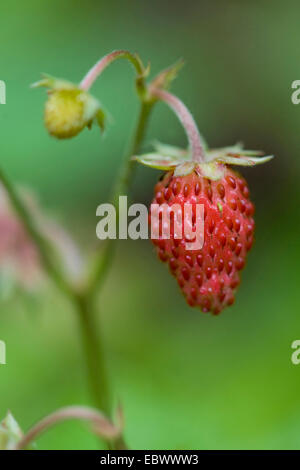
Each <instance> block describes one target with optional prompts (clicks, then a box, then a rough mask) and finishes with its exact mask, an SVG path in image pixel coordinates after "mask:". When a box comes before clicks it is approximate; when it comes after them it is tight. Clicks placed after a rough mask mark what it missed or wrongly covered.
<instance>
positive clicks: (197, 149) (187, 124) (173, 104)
mask: <svg viewBox="0 0 300 470" xmlns="http://www.w3.org/2000/svg"><path fill="white" fill-rule="evenodd" d="M150 90H151V95H152V96H155V97H156V98H158V99H160V100H161V101H164V102H165V103H166V104H167V105H168V106H169V107H170V108H171V109H172V110H173V111H174V113H175V114H176V116H177V117H178V119H179V120H180V122H181V124H182V126H183V127H184V129H185V132H186V135H187V138H188V141H189V146H190V149H191V152H192V160H193V161H194V162H196V163H203V162H204V161H205V151H204V147H205V145H204V143H203V142H202V138H201V135H200V133H199V130H198V127H197V124H196V123H195V120H194V118H193V116H192V114H191V113H190V111H189V110H188V108H187V107H186V106H185V104H184V103H183V102H182V101H181V100H180V99H179V98H177V96H175V95H172V94H171V93H169V92H168V91H165V90H162V89H158V88H150Z"/></svg>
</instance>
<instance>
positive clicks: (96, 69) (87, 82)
mask: <svg viewBox="0 0 300 470" xmlns="http://www.w3.org/2000/svg"><path fill="white" fill-rule="evenodd" d="M117 59H127V60H129V61H130V62H131V63H132V65H133V66H134V68H135V69H136V72H137V74H138V75H139V76H142V75H143V73H144V67H143V64H142V62H141V60H140V59H139V57H138V55H136V54H132V53H131V52H129V51H125V50H119V51H113V52H111V53H110V54H107V55H105V56H104V57H102V59H100V60H99V61H98V62H97V63H96V64H95V65H94V66H93V67H92V68H91V69H90V70H89V71H88V73H87V74H86V75H85V77H84V78H83V79H82V80H81V82H80V84H79V87H80V88H81V89H82V90H85V91H87V90H89V88H91V86H92V84H93V83H94V81H95V80H96V79H97V78H98V77H99V75H100V74H101V73H102V72H103V70H104V69H105V68H106V67H107V66H108V65H109V64H111V63H112V62H114V61H115V60H117Z"/></svg>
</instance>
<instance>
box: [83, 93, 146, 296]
mask: <svg viewBox="0 0 300 470" xmlns="http://www.w3.org/2000/svg"><path fill="white" fill-rule="evenodd" d="M153 104H154V103H153V102H144V101H143V102H142V103H141V109H140V114H139V118H138V122H137V126H136V130H135V132H134V136H133V139H132V142H131V145H130V147H129V150H128V151H127V152H126V155H125V158H124V160H123V165H122V167H121V169H120V172H119V176H118V178H117V181H116V184H115V187H114V191H113V194H112V196H111V201H112V204H114V205H115V208H116V213H117V220H118V217H119V214H118V210H119V209H118V208H119V203H118V198H119V196H121V195H124V193H127V191H128V188H129V186H130V183H131V180H132V176H133V170H134V165H135V162H134V161H132V160H131V157H132V155H134V154H136V153H137V151H138V149H139V147H140V144H141V142H142V140H143V137H144V134H145V130H146V126H147V123H148V119H149V115H150V112H151V109H152V106H153ZM115 246H116V243H114V240H111V239H108V240H107V241H106V243H105V246H104V248H103V250H102V251H101V253H99V256H98V258H97V260H96V262H95V268H94V271H93V273H92V278H91V280H90V282H89V286H88V290H89V294H90V295H93V294H95V293H96V291H97V290H98V291H99V289H100V286H101V283H102V281H103V280H104V278H105V275H106V273H107V271H108V269H109V267H110V265H111V261H112V258H113V254H114V249H115Z"/></svg>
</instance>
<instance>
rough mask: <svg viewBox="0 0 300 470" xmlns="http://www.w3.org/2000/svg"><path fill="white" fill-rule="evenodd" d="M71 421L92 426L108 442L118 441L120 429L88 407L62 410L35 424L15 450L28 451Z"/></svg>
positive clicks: (70, 407) (73, 407)
mask: <svg viewBox="0 0 300 470" xmlns="http://www.w3.org/2000/svg"><path fill="white" fill-rule="evenodd" d="M69 419H80V420H84V421H88V422H90V423H91V424H92V426H93V430H94V432H95V433H96V434H97V435H98V436H101V437H102V439H104V440H105V441H108V442H113V441H114V440H117V439H118V436H119V434H120V429H119V428H118V427H117V426H115V425H113V423H112V422H111V421H110V420H108V419H107V418H106V417H105V416H104V415H103V414H102V413H100V412H99V411H98V410H95V409H93V408H90V407H87V406H68V407H65V408H61V409H59V410H57V411H55V412H54V413H51V414H50V415H48V416H46V417H45V418H43V419H42V420H41V421H39V422H38V423H37V424H35V425H34V426H33V427H32V428H31V429H30V430H29V431H28V432H27V433H26V434H25V435H24V436H23V437H22V438H21V439H20V441H19V442H18V443H17V444H16V446H15V448H14V450H22V449H26V448H27V447H28V446H29V445H30V444H31V443H32V442H33V441H34V440H35V439H36V438H37V437H39V436H40V435H41V434H42V433H44V432H45V431H47V430H48V429H50V428H51V427H52V426H55V425H56V424H58V423H60V422H62V421H66V420H69Z"/></svg>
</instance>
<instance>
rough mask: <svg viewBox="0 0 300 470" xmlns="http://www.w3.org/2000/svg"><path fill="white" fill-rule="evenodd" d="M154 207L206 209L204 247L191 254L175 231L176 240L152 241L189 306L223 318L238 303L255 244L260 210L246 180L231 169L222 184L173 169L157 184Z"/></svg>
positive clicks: (220, 181)
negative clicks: (225, 310) (223, 312)
mask: <svg viewBox="0 0 300 470" xmlns="http://www.w3.org/2000/svg"><path fill="white" fill-rule="evenodd" d="M153 203H155V204H159V205H161V204H168V205H169V206H172V205H173V204H179V206H180V207H181V210H182V211H183V208H184V204H187V203H189V204H191V205H192V206H194V207H195V205H196V204H203V205H204V244H203V247H202V249H200V250H187V249H186V239H185V238H181V239H178V238H177V239H176V238H174V232H172V230H171V233H170V239H168V240H167V239H162V237H160V239H152V242H153V243H154V245H155V246H156V248H157V252H158V256H159V258H160V259H161V260H162V261H164V262H166V263H168V264H169V267H170V271H171V273H172V274H173V275H174V276H175V277H176V279H177V282H178V284H179V286H180V288H181V290H182V292H183V294H184V296H185V298H186V300H187V302H188V303H189V305H191V306H197V307H200V309H201V310H202V311H203V312H209V311H210V312H212V313H214V314H218V313H220V312H221V310H223V308H224V307H226V306H227V305H231V304H233V302H234V293H235V290H236V289H237V287H238V285H239V283H240V271H241V270H242V269H243V267H244V265H245V261H246V255H247V252H248V251H249V250H250V248H251V246H252V243H253V232H254V220H253V218H252V216H253V213H254V206H253V204H252V203H251V202H250V200H249V189H248V186H247V184H246V181H245V179H244V178H242V177H240V176H239V175H238V174H237V173H236V172H234V171H233V170H231V169H230V168H229V167H225V172H224V176H223V177H222V178H221V179H219V180H217V181H212V180H210V179H208V178H206V177H203V176H201V175H199V174H197V173H196V172H195V171H193V172H192V173H190V174H188V175H185V176H177V177H176V176H174V174H173V171H171V172H168V173H166V174H165V176H164V178H163V179H162V181H160V182H159V183H157V185H156V187H155V198H154V200H153ZM175 216H176V215H175ZM183 224H184V220H183ZM194 227H195V221H194Z"/></svg>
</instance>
